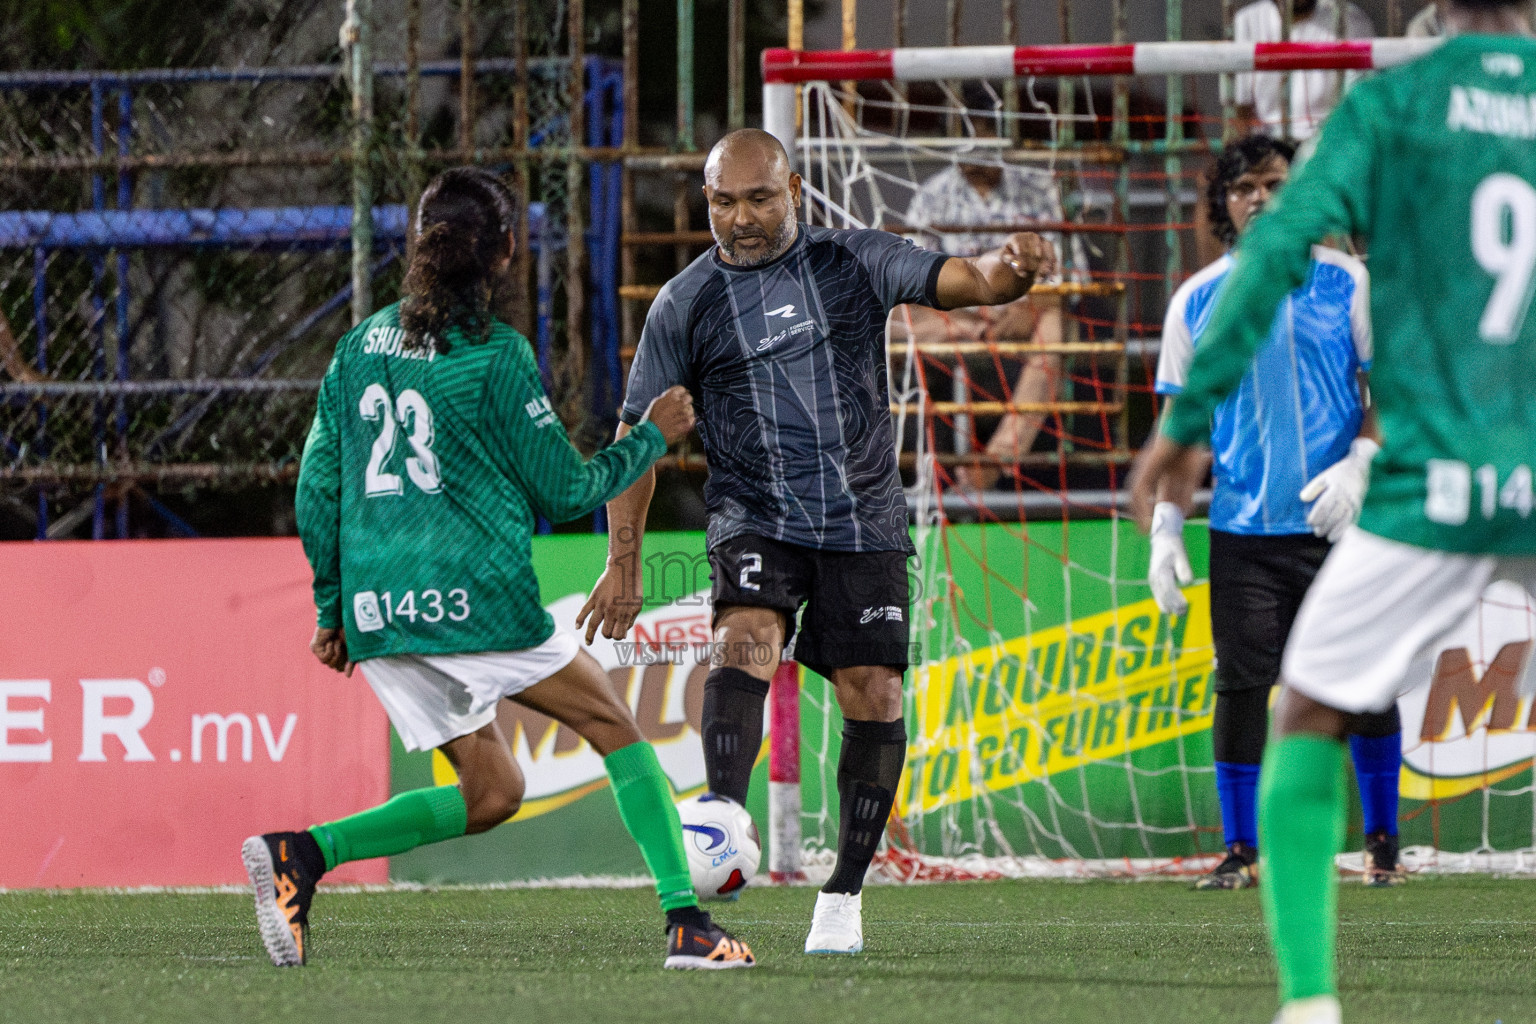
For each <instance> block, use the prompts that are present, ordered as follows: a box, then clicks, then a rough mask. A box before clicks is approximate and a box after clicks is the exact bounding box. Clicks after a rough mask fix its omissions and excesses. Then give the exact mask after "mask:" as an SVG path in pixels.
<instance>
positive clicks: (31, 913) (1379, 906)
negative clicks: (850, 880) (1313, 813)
mask: <svg viewBox="0 0 1536 1024" xmlns="http://www.w3.org/2000/svg"><path fill="white" fill-rule="evenodd" d="M812 900H813V894H812V892H810V891H809V890H806V889H793V890H770V889H763V890H753V891H751V892H749V893H748V894H747V896H746V898H745V899H744V900H742V902H741V903H739V904H737V905H734V906H728V907H727V908H726V909H725V910H723V911H722V912H721V917H722V919H723V920H724V921H726V923H727V924H728V925H730V926H733V927H734V928H735V929H736V930H737V931H738V932H739V933H740V934H741V935H742V936H743V937H744V938H747V939H748V940H749V941H750V942H751V943H752V945H753V947H754V949H755V950H756V952H757V954H758V956H759V958H760V959H761V962H762V965H761V966H760V967H758V968H756V969H755V970H751V971H732V972H722V973H710V974H705V973H699V974H683V973H676V972H670V971H662V970H661V969H660V962H661V953H662V935H661V929H660V927H659V918H658V916H657V912H656V910H655V902H654V897H653V896H652V895H651V894H650V893H648V892H646V891H644V890H623V891H607V890H565V891H553V890H520V891H491V892H485V891H466V890H443V891H437V892H389V893H325V892H322V893H321V895H320V898H319V900H318V901H317V903H316V907H315V911H314V922H313V929H312V933H311V942H310V945H311V965H310V966H309V967H307V968H304V969H302V970H277V969H275V968H272V967H269V966H268V965H267V962H266V958H265V955H264V954H263V953H262V951H261V948H260V942H259V940H258V939H257V937H256V931H255V927H254V924H253V918H252V915H251V912H250V904H249V900H248V899H247V898H245V897H244V896H239V895H222V894H220V895H180V894H168V895H166V894H162V895H107V894H99V893H62V894H49V893H8V894H3V895H0V1019H3V1020H5V1021H12V1020H15V1021H28V1022H38V1024H46V1022H51V1021H70V1022H86V1021H145V1022H154V1024H180V1022H184V1021H185V1022H193V1021H198V1022H202V1021H224V1020H240V1021H271V1022H281V1024H331V1022H334V1021H350V1020H377V1021H381V1022H390V1024H406V1022H416V1021H452V1022H455V1024H458V1022H463V1021H482V1020H483V1021H497V1022H508V1024H514V1022H515V1024H523V1022H538V1021H572V1022H576V1021H581V1022H588V1021H610V1020H612V1021H634V1022H639V1021H667V1022H669V1024H676V1022H684V1024H687V1022H694V1021H707V1022H709V1024H736V1022H747V1021H799V1020H806V1021H817V1022H828V1024H831V1022H838V1024H841V1022H843V1021H862V1020H869V1021H880V1022H882V1024H883V1022H904V1021H914V1022H924V1024H951V1022H966V1024H970V1022H978V1021H1007V1022H1010V1024H1047V1022H1058V1021H1082V1022H1092V1024H1105V1022H1108V1024H1131V1022H1141V1021H1147V1022H1164V1021H1168V1022H1175V1021H1176V1022H1181V1024H1183V1022H1199V1021H1220V1022H1228V1021H1230V1022H1234V1024H1237V1022H1256V1024H1267V1022H1268V1021H1269V1018H1270V1015H1271V1014H1272V1013H1273V1009H1274V981H1273V977H1274V975H1273V969H1272V967H1271V965H1270V960H1269V955H1268V952H1267V950H1266V947H1265V940H1264V934H1263V931H1262V929H1261V927H1260V924H1259V917H1258V913H1259V908H1258V899H1257V895H1256V893H1254V892H1253V891H1245V892H1236V893H1195V892H1191V891H1189V890H1188V889H1186V888H1184V887H1183V886H1182V885H1174V884H1169V883H1144V884H1127V883H1112V882H1095V883H1081V884H1072V883H1060V882H996V883H974V884H964V885H960V884H952V885H935V886H914V887H909V888H896V887H884V886H882V887H879V888H872V889H870V890H868V891H867V894H866V899H865V911H864V913H865V934H866V939H867V942H868V949H867V951H866V952H865V953H864V954H863V955H861V956H857V957H807V956H805V955H803V954H802V953H801V952H800V943H801V942H802V941H803V939H804V928H805V924H806V922H807V920H808V918H809V914H810V906H811V903H812ZM1341 906H1342V909H1343V914H1344V924H1343V928H1342V941H1341V957H1342V960H1343V962H1344V979H1343V985H1344V992H1343V998H1344V1006H1345V1011H1346V1019H1347V1020H1348V1021H1349V1022H1350V1024H1364V1022H1368V1021H1380V1022H1383V1024H1387V1022H1391V1024H1403V1022H1408V1021H1426V1022H1435V1024H1450V1022H1461V1021H1465V1022H1480V1024H1494V1022H1495V1021H1503V1022H1505V1024H1515V1022H1517V1021H1521V1022H1525V1021H1532V1020H1536V912H1533V911H1536V883H1532V882H1528V881H1505V880H1496V879H1488V878H1442V879H1415V880H1414V881H1413V882H1412V883H1410V884H1409V885H1406V886H1403V887H1402V888H1399V889H1395V890H1366V889H1363V888H1361V887H1360V886H1358V885H1351V886H1347V887H1346V888H1345V890H1344V892H1343V894H1342V899H1341Z"/></svg>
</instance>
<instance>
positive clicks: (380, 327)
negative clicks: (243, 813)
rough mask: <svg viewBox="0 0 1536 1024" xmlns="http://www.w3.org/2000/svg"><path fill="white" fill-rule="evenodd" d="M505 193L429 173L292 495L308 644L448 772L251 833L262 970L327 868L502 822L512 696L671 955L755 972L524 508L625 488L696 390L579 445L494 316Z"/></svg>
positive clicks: (506, 814)
mask: <svg viewBox="0 0 1536 1024" xmlns="http://www.w3.org/2000/svg"><path fill="white" fill-rule="evenodd" d="M515 206H516V203H515V201H514V198H513V196H512V195H511V193H510V192H509V191H508V190H507V188H506V186H505V185H503V184H502V182H501V180H500V179H499V178H497V177H496V176H495V175H493V174H491V173H489V172H487V171H482V170H479V169H476V168H469V167H462V168H456V169H454V170H450V171H445V172H444V173H443V174H441V175H439V176H438V177H437V178H436V179H434V180H433V182H432V183H431V184H430V185H428V186H427V189H426V191H425V193H424V194H423V195H422V199H421V207H420V210H419V211H418V214H417V231H418V236H417V242H416V246H415V249H414V253H413V255H412V258H411V265H410V268H409V270H408V272H407V274H406V279H405V293H406V294H405V298H404V300H403V301H401V302H399V303H397V304H395V305H393V306H390V307H388V308H386V309H383V310H380V311H379V312H378V313H376V314H374V315H373V316H372V317H369V318H368V319H367V320H366V321H364V322H363V323H361V324H359V325H358V326H357V327H356V328H355V329H354V330H352V331H351V332H350V333H349V334H347V336H346V337H344V338H343V339H342V340H341V341H340V342H339V343H338V344H337V346H336V354H335V357H334V358H333V360H332V361H331V366H330V368H329V370H327V372H326V375H325V380H324V382H323V383H322V385H321V388H320V395H319V399H318V401H317V403H316V410H315V422H314V426H313V427H312V428H311V431H310V436H309V440H308V442H307V443H306V444H305V448H304V459H303V463H302V466H301V469H300V473H299V487H298V495H297V500H296V505H297V511H298V519H299V534H300V536H301V538H302V539H303V541H304V551H305V554H306V555H307V556H308V558H309V561H310V565H311V566H312V568H313V569H314V576H315V579H314V593H315V612H316V619H317V627H316V630H315V635H314V639H313V641H312V643H311V650H312V651H313V652H314V654H315V657H317V658H318V659H319V660H320V661H321V662H322V663H324V664H325V665H327V666H328V667H330V668H332V669H335V670H336V671H338V672H345V673H346V674H347V675H349V676H350V675H351V674H352V668H353V666H354V663H356V665H357V667H360V668H361V669H362V674H363V675H364V677H366V678H367V680H368V684H369V686H371V687H372V688H373V691H374V693H375V694H376V695H377V696H378V698H379V700H380V702H381V703H382V704H383V705H384V708H385V710H386V711H387V712H388V714H389V718H390V722H391V723H392V724H393V725H394V727H395V732H396V733H397V734H398V735H399V737H400V740H401V742H402V743H403V744H404V745H405V747H406V749H408V750H430V749H437V750H441V751H442V752H443V754H444V755H445V756H446V757H447V759H448V761H449V762H450V763H451V764H452V765H453V767H454V768H455V770H456V771H457V773H458V784H457V785H455V786H438V787H434V788H430V789H419V790H413V791H411V792H406V793H400V794H398V795H397V796H395V798H394V799H392V800H390V801H389V802H388V803H385V804H383V805H381V806H379V807H374V808H372V809H370V810H366V811H362V812H361V813H358V814H354V815H351V816H350V817H346V818H343V819H341V820H340V821H333V822H328V823H326V824H322V825H315V826H313V827H312V828H309V829H305V830H303V831H298V832H271V833H267V834H266V835H260V836H252V837H251V838H250V839H247V840H246V841H245V844H244V845H243V847H242V848H241V855H242V857H243V859H244V861H245V865H246V869H247V872H248V873H249V875H250V878H251V883H252V886H253V887H254V889H255V895H256V913H257V922H258V925H259V926H260V930H261V936H262V940H263V942H264V944H265V945H266V947H267V952H268V955H269V956H270V957H271V958H272V962H273V963H274V964H277V965H278V966H297V965H299V964H302V963H304V961H305V945H306V938H307V935H308V926H309V907H310V902H311V900H312V899H313V898H314V893H315V883H316V882H317V881H318V880H319V878H320V876H321V875H322V874H324V873H325V872H326V871H329V870H331V869H332V868H334V867H336V865H338V864H342V863H345V862H347V861H352V860H362V859H364V858H369V857H385V856H391V855H394V854H399V853H404V852H405V851H407V850H410V849H413V848H415V847H417V846H421V845H423V844H426V843H434V842H439V841H441V840H444V839H449V838H452V837H455V836H461V835H467V834H472V833H476V832H484V831H486V830H488V829H491V828H494V827H495V826H497V825H499V824H501V823H502V822H504V821H506V820H507V819H508V818H510V817H512V816H513V815H515V814H516V813H517V811H518V808H519V806H520V804H521V802H522V798H523V791H524V781H523V774H522V771H521V769H520V768H519V767H518V763H517V760H516V759H515V758H514V757H513V755H512V750H511V747H510V746H509V744H508V742H507V737H506V736H505V735H504V734H503V733H502V731H501V728H500V726H498V725H497V722H496V713H497V708H498V707H499V705H500V703H501V701H502V700H504V699H505V700H512V701H516V702H517V703H519V704H522V705H524V706H526V707H529V708H532V709H533V710H535V711H538V712H541V713H542V714H545V715H548V716H550V717H551V718H553V719H555V720H556V721H558V722H561V723H564V724H565V725H567V726H569V727H570V728H571V729H572V730H574V731H575V732H576V733H577V734H578V735H579V736H581V737H582V739H584V740H585V741H586V742H587V743H589V744H591V747H592V749H593V751H595V752H596V753H597V754H598V755H600V756H601V757H602V758H603V764H604V767H605V768H606V769H607V772H608V777H609V780H610V782H611V783H612V787H613V795H614V799H615V801H616V802H617V803H618V810H619V815H620V817H621V819H622V820H623V822H624V824H625V826H626V827H627V828H628V829H629V832H630V835H631V836H633V837H634V839H635V842H636V843H637V844H638V845H639V847H640V851H641V853H642V855H643V856H644V858H645V862H646V865H647V866H648V867H649V868H650V870H651V874H652V875H653V876H654V878H655V879H656V889H657V893H658V895H659V896H660V898H661V906H662V909H663V911H665V913H666V917H667V928H666V935H667V956H666V960H665V966H667V967H674V968H679V967H682V968H694V967H696V968H707V969H718V968H730V967H750V966H752V964H753V963H754V961H753V958H752V952H751V950H749V949H748V948H747V947H746V945H745V944H744V943H742V942H739V941H737V940H736V939H734V938H732V937H731V936H730V935H728V934H727V933H726V932H725V931H724V930H722V929H721V928H720V927H719V926H718V925H716V924H714V923H713V922H712V921H711V920H710V918H709V915H708V914H706V913H704V912H703V911H701V910H700V909H699V905H698V900H697V898H696V897H695V895H694V891H693V885H692V881H691V879H690V876H689V871H688V860H687V856H686V854H685V852H684V847H683V837H682V826H681V823H680V822H679V820H678V815H677V808H676V807H675V806H674V804H673V794H672V788H671V784H670V783H669V781H668V779H667V777H666V776H665V775H664V774H663V773H662V770H661V766H660V764H659V763H658V762H657V760H656V753H655V751H654V750H652V749H651V746H650V744H648V743H646V742H645V741H644V739H642V737H641V735H640V730H639V727H638V726H637V725H636V723H635V719H634V715H633V714H632V713H631V711H630V709H629V706H628V705H627V704H626V703H625V702H624V700H623V699H622V698H621V697H620V695H619V694H617V693H615V692H614V688H613V686H612V684H611V682H610V681H609V679H608V676H607V674H606V673H605V672H604V671H603V670H602V668H601V666H599V665H598V663H597V662H596V660H594V659H593V658H592V656H591V655H589V654H587V653H586V652H585V651H583V650H581V647H580V644H579V643H578V642H577V640H576V638H575V637H574V636H573V635H572V634H570V633H568V632H565V631H562V630H557V629H556V628H555V626H554V622H553V620H551V618H550V617H549V615H548V613H546V612H545V611H544V609H543V605H542V602H541V601H540V600H539V592H538V589H539V588H538V580H537V579H536V578H535V577H534V574H533V567H532V564H531V557H532V548H531V542H530V536H531V534H532V533H533V529H534V522H535V516H536V515H542V516H544V517H545V518H547V519H552V520H557V521H559V520H567V519H574V518H576V517H577V516H581V515H585V514H587V513H589V512H591V511H592V510H593V509H595V508H597V507H598V506H600V505H602V504H603V503H604V502H606V501H608V500H609V499H610V498H612V497H614V496H615V495H616V494H618V493H620V492H622V491H623V490H624V489H625V488H627V487H629V486H630V485H631V484H632V483H634V481H635V480H636V478H638V477H639V476H640V474H642V473H644V472H648V471H649V470H650V468H651V466H652V464H653V463H654V462H655V461H656V459H657V458H659V457H660V456H661V455H662V453H663V452H665V451H666V449H667V446H668V445H670V444H672V443H674V442H676V441H678V440H680V439H681V438H682V437H684V436H685V435H686V434H687V433H688V431H690V430H692V429H693V425H694V414H693V399H692V397H691V396H690V395H689V393H688V392H687V391H686V390H685V389H683V388H681V387H676V388H672V389H670V390H668V391H667V392H666V393H664V394H662V395H659V396H658V397H657V398H656V399H655V401H653V402H651V403H650V406H649V407H648V409H647V410H646V415H645V419H644V422H643V423H641V424H640V426H639V427H638V428H637V429H636V430H635V431H634V432H633V433H631V435H630V436H629V437H627V438H625V439H624V440H621V441H619V442H617V443H615V444H613V445H610V446H609V447H608V448H606V449H604V450H603V451H601V452H599V453H598V454H597V455H595V456H593V458H592V459H590V460H583V459H582V457H581V455H580V453H579V452H577V451H576V449H575V448H574V447H573V446H572V445H571V442H570V439H569V438H568V437H567V436H566V433H565V428H564V426H563V425H561V423H560V420H559V418H558V417H556V416H555V414H554V412H553V409H552V407H551V405H550V402H549V398H548V396H547V395H546V394H545V393H544V388H543V385H542V383H541V382H540V379H539V374H538V367H537V366H536V365H535V363H534V359H533V354H532V350H531V347H530V346H529V344H528V340H527V339H526V338H524V337H523V336H522V335H520V334H518V333H517V332H516V331H514V330H512V329H511V328H510V327H508V326H506V325H505V324H502V323H500V322H498V321H497V320H496V319H495V317H494V315H493V314H492V310H493V309H494V308H495V294H496V292H497V290H498V288H499V287H500V286H501V285H503V284H504V282H505V278H506V275H507V272H508V270H509V268H510V266H511V261H512V252H513V246H514V244H515V238H514V235H513V233H512V226H513V224H514V223H515V218H514V216H513V211H514V209H515ZM402 438H403V439H404V441H405V443H404V444H403V445H402V444H400V441H401V439H402Z"/></svg>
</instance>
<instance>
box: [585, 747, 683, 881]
mask: <svg viewBox="0 0 1536 1024" xmlns="http://www.w3.org/2000/svg"><path fill="white" fill-rule="evenodd" d="M603 767H605V768H607V769H608V779H609V781H610V782H612V784H613V798H614V800H615V801H617V802H618V805H619V817H620V818H623V819H624V827H625V828H627V829H629V834H630V835H631V836H633V837H634V840H635V843H636V844H637V845H639V847H640V854H641V856H643V857H644V858H645V866H646V867H648V868H650V869H651V877H652V878H654V879H656V895H658V896H660V897H661V909H662V910H677V909H679V908H681V907H696V906H698V905H699V898H698V897H697V896H695V895H694V893H693V878H692V876H690V875H689V874H688V855H687V854H686V853H685V852H683V823H682V821H681V820H680V819H679V818H678V816H677V805H676V804H674V803H673V802H672V784H671V783H669V782H668V781H667V777H666V775H664V774H663V773H662V771H661V763H660V762H659V761H657V760H656V751H655V750H654V749H653V748H652V747H651V745H650V744H649V743H644V742H642V743H631V744H630V745H629V746H627V747H623V748H621V749H619V750H615V751H614V752H613V753H611V754H609V755H608V756H607V757H605V758H603Z"/></svg>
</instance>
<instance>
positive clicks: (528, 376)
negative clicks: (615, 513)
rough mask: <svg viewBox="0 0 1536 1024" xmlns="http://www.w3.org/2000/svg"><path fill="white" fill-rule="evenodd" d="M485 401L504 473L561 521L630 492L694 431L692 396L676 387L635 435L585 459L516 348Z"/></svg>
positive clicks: (654, 407)
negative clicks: (671, 447) (670, 447)
mask: <svg viewBox="0 0 1536 1024" xmlns="http://www.w3.org/2000/svg"><path fill="white" fill-rule="evenodd" d="M486 401H487V402H488V403H489V404H490V408H489V409H488V410H487V413H486V416H485V418H484V422H485V423H486V424H487V425H488V427H489V431H490V435H491V436H490V440H491V443H492V448H493V450H494V451H496V452H498V453H499V455H500V464H501V467H502V469H503V471H504V472H506V473H507V475H508V476H510V477H511V478H512V479H513V480H514V481H515V482H516V483H517V485H518V487H519V488H520V489H521V490H522V492H523V494H524V495H525V496H526V497H527V499H528V503H529V504H530V505H531V506H532V507H533V509H534V510H535V511H537V512H538V513H539V514H540V515H542V516H544V517H545V518H546V519H549V520H550V521H551V522H557V523H558V522H565V521H566V520H570V519H575V518H576V517H578V516H583V515H586V514H587V513H588V512H591V511H592V510H593V509H595V508H597V507H598V506H599V505H602V504H603V503H604V502H606V501H608V500H609V499H610V498H613V497H614V496H616V495H617V494H619V493H620V492H622V491H624V490H626V489H627V488H628V487H629V486H630V485H631V484H633V483H634V482H635V481H636V480H638V479H639V478H640V476H641V475H642V474H644V473H648V472H649V471H650V467H651V465H652V464H653V463H654V462H655V461H656V460H657V459H659V458H660V457H661V456H662V455H663V454H664V453H665V452H666V450H667V445H669V444H671V443H672V442H673V441H675V440H677V439H679V438H681V437H682V436H684V435H685V434H687V432H688V431H689V430H691V429H693V399H692V397H691V396H689V394H688V392H687V391H685V390H683V389H682V388H677V389H675V390H674V391H670V392H668V393H666V394H663V395H662V396H660V397H659V398H658V399H657V400H656V401H655V402H653V403H652V405H651V408H650V409H648V410H647V413H646V415H647V420H646V421H645V422H643V423H641V425H640V426H639V427H637V428H636V429H635V430H634V432H633V433H631V434H630V435H629V436H627V437H625V438H624V439H623V440H621V441H618V442H616V443H614V444H611V445H609V446H608V447H607V448H604V449H603V450H602V451H600V452H598V453H597V454H596V455H594V456H592V458H590V459H583V458H582V456H581V453H580V452H579V451H577V450H576V447H575V446H574V445H572V444H571V440H570V437H569V436H568V435H567V434H566V432H565V425H564V424H562V423H561V422H560V418H559V417H558V416H556V415H555V413H554V410H553V409H552V407H551V405H550V402H549V398H548V396H547V395H545V393H544V388H543V385H542V384H540V383H539V379H538V371H537V369H536V368H535V367H534V365H533V361H532V358H531V356H528V355H527V353H526V352H524V351H522V350H513V354H512V355H511V356H509V358H508V359H507V360H504V361H503V363H502V365H501V367H500V368H499V369H498V371H497V372H496V373H495V374H494V375H493V378H492V380H491V382H490V385H489V386H488V387H487V388H486Z"/></svg>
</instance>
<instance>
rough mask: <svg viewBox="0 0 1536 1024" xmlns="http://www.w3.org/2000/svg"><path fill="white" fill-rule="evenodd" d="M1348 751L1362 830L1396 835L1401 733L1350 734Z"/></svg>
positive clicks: (1400, 765)
mask: <svg viewBox="0 0 1536 1024" xmlns="http://www.w3.org/2000/svg"><path fill="white" fill-rule="evenodd" d="M1349 752H1350V754H1351V755H1352V756H1353V757H1354V759H1355V778H1356V779H1357V780H1359V783H1360V810H1361V811H1362V812H1363V816H1364V818H1365V823H1364V824H1365V834H1366V835H1371V834H1372V833H1374V832H1385V833H1386V834H1387V835H1389V836H1395V835H1397V786H1398V775H1399V773H1400V772H1401V771H1402V767H1403V734H1402V733H1401V732H1394V733H1393V734H1392V735H1390V736H1351V737H1350V738H1349Z"/></svg>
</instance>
